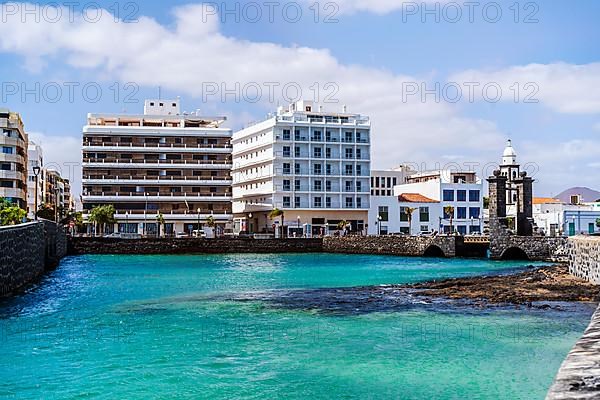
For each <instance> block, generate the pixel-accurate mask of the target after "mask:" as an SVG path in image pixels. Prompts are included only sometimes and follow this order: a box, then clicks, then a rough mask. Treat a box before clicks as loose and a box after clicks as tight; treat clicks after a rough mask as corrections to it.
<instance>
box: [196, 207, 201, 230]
mask: <svg viewBox="0 0 600 400" xmlns="http://www.w3.org/2000/svg"><path fill="white" fill-rule="evenodd" d="M196 211H198V230H197V232H198V233H196V237H200V211H202V209H201V208H200V207H198V209H197V210H196Z"/></svg>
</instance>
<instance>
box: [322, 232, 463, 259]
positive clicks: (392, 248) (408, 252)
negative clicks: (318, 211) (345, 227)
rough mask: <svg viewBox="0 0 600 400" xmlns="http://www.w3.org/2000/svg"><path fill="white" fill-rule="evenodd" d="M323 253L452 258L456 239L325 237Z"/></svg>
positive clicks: (445, 237) (454, 253) (450, 237)
mask: <svg viewBox="0 0 600 400" xmlns="http://www.w3.org/2000/svg"><path fill="white" fill-rule="evenodd" d="M323 251H325V252H328V253H346V254H386V255H398V256H423V255H431V256H443V257H454V256H456V238H455V237H452V236H437V237H427V236H379V237H378V236H366V237H365V236H345V237H326V238H324V239H323ZM440 251H441V253H440Z"/></svg>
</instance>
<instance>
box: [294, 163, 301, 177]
mask: <svg viewBox="0 0 600 400" xmlns="http://www.w3.org/2000/svg"><path fill="white" fill-rule="evenodd" d="M294 173H295V174H296V175H300V164H298V163H295V164H294Z"/></svg>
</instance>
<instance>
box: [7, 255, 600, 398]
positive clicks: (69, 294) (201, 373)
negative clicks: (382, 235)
mask: <svg viewBox="0 0 600 400" xmlns="http://www.w3.org/2000/svg"><path fill="white" fill-rule="evenodd" d="M521 267H522V263H514V262H512V263H510V262H490V261H486V260H460V259H451V260H446V259H444V260H441V259H420V258H401V257H385V256H352V255H330V254H318V255H311V254H306V255H217V256H83V257H71V258H67V259H65V260H64V261H63V262H62V263H61V265H60V267H59V268H58V269H57V270H56V271H54V272H53V273H52V274H50V275H49V276H47V277H46V278H45V279H44V280H43V281H42V282H40V283H39V284H38V285H36V287H34V288H32V289H30V290H29V291H28V292H27V293H25V294H23V295H21V296H18V297H16V298H13V299H10V300H6V301H4V302H1V303H0V342H1V343H2V357H0V399H12V398H15V399H17V398H18V399H171V398H180V399H198V398H206V399H231V398H243V399H263V398H266V399H300V398H313V399H325V398H336V399H337V398H342V399H353V398H359V399H382V398H394V399H543V398H544V396H545V393H546V391H547V389H548V387H549V386H550V384H551V382H552V379H553V377H554V375H555V373H556V371H557V370H558V367H559V366H560V363H561V362H562V360H563V358H564V357H565V355H566V354H567V353H568V351H569V349H570V348H571V346H572V345H573V344H574V343H575V341H576V340H577V338H578V337H579V336H580V335H581V334H582V332H583V330H584V329H585V326H586V325H587V323H588V322H589V316H590V315H591V313H592V311H593V310H592V307H591V306H589V307H588V306H578V307H574V308H572V309H569V310H568V311H540V310H537V311H535V310H525V309H522V310H518V309H514V308H496V309H491V310H482V309H476V308H473V307H464V306H452V305H448V304H440V305H435V304H434V305H431V304H421V303H422V301H421V300H418V299H412V300H410V301H408V303H409V304H410V305H411V306H410V307H399V308H398V309H395V310H393V311H390V310H385V312H384V311H377V307H375V308H373V307H370V308H369V309H368V310H369V311H368V312H367V311H366V310H367V309H366V308H364V307H363V304H360V302H358V303H357V304H351V305H350V306H347V305H346V307H344V308H343V310H344V311H343V312H337V313H331V312H328V311H327V304H326V303H327V302H328V301H329V298H330V294H331V293H332V291H331V290H330V288H342V287H346V288H347V287H353V286H364V285H381V284H394V283H407V282H416V281H422V280H427V279H434V278H436V279H437V278H442V277H454V276H466V275H475V274H488V273H503V272H509V271H511V270H514V269H516V268H521ZM307 289H310V290H309V291H308V293H309V295H310V296H313V295H314V296H317V297H318V299H319V300H318V302H321V303H323V307H316V308H315V307H306V308H305V309H303V307H302V302H300V304H293V305H289V306H288V305H286V304H284V303H281V302H279V301H278V298H279V297H280V296H281V295H282V294H287V295H288V296H289V295H290V294H291V295H292V298H294V296H293V294H294V293H295V292H296V291H298V293H300V292H299V291H304V295H306V293H307ZM319 304H320V303H319Z"/></svg>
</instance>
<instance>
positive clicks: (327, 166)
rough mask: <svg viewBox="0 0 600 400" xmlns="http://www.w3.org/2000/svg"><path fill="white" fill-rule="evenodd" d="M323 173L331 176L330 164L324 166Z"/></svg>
mask: <svg viewBox="0 0 600 400" xmlns="http://www.w3.org/2000/svg"><path fill="white" fill-rule="evenodd" d="M325 173H326V174H327V175H331V164H327V165H325Z"/></svg>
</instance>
